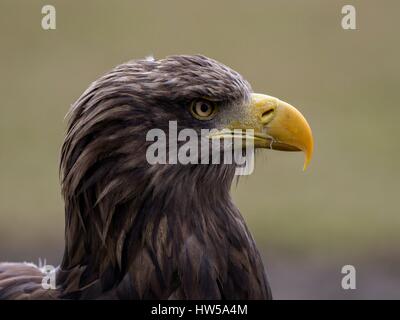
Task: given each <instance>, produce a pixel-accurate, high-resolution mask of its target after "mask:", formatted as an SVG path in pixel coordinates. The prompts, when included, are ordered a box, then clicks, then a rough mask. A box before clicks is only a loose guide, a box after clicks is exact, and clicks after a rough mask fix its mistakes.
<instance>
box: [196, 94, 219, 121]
mask: <svg viewBox="0 0 400 320" xmlns="http://www.w3.org/2000/svg"><path fill="white" fill-rule="evenodd" d="M190 112H191V114H192V115H193V117H195V118H196V119H198V120H211V119H212V118H214V116H215V114H216V113H217V106H216V104H215V103H214V102H212V101H209V100H205V99H201V100H194V101H193V102H192V103H191V105H190Z"/></svg>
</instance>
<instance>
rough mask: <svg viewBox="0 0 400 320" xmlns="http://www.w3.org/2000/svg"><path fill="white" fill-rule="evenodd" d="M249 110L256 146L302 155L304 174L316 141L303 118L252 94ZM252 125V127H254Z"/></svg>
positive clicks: (278, 103) (282, 104) (276, 101)
mask: <svg viewBox="0 0 400 320" xmlns="http://www.w3.org/2000/svg"><path fill="white" fill-rule="evenodd" d="M250 109H251V112H252V118H253V121H254V120H255V121H254V122H256V123H255V125H254V128H253V129H254V146H255V147H256V148H268V149H274V150H282V151H303V152H304V154H305V161H304V167H303V170H305V169H306V168H307V166H308V164H309V162H310V160H311V158H312V154H313V148H314V141H313V136H312V132H311V128H310V126H309V124H308V123H307V121H306V119H305V118H304V116H303V115H302V114H301V113H300V112H299V111H298V110H297V109H296V108H295V107H293V106H291V105H290V104H288V103H286V102H284V101H281V100H279V99H278V98H275V97H271V96H267V95H263V94H256V93H254V94H252V96H251V105H250ZM254 122H253V123H254Z"/></svg>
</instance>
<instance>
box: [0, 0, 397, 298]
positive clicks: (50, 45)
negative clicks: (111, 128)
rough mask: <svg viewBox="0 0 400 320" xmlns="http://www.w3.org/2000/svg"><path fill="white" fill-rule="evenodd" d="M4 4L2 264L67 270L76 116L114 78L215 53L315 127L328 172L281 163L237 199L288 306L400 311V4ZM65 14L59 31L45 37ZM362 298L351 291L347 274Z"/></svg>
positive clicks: (260, 169)
mask: <svg viewBox="0 0 400 320" xmlns="http://www.w3.org/2000/svg"><path fill="white" fill-rule="evenodd" d="M350 2H351V4H353V5H354V6H355V8H356V10H357V11H356V12H357V30H343V29H342V27H341V19H342V17H343V15H342V14H341V8H342V6H343V5H345V4H348V3H349V1H327V0H326V1H322V0H321V1H314V0H312V1H311V0H307V1H305V0H304V1H289V0H274V1H261V0H251V1H239V0H234V1H209V0H207V1H154V0H151V1H141V2H139V1H113V2H111V1H84V2H78V1H54V0H52V1H28V0H26V1H21V0H18V1H15V0H12V1H8V0H7V1H4V0H1V1H0V46H1V50H0V72H1V76H0V93H1V100H0V101H1V102H0V103H1V105H0V261H4V260H9V261H13V260H16V261H23V260H28V261H34V262H37V259H38V257H42V258H47V262H48V263H52V264H57V263H59V262H60V257H61V255H62V249H63V232H64V214H63V202H62V199H61V196H60V188H59V180H58V160H59V150H60V146H61V144H62V141H63V136H64V133H65V127H66V123H65V120H64V115H65V114H66V112H67V110H68V109H69V106H70V105H71V104H72V103H73V102H74V101H75V100H76V99H77V98H78V97H79V95H80V94H81V93H82V92H83V91H84V90H85V89H86V87H87V86H88V85H89V84H90V83H91V82H92V81H93V80H95V79H96V78H97V77H99V76H100V75H102V74H103V73H105V72H107V71H108V70H109V69H111V68H112V67H113V66H115V65H117V64H119V63H122V62H125V61H127V60H130V59H133V58H142V57H144V56H147V55H149V54H153V55H154V56H155V58H162V57H165V56H166V55H170V54H183V53H184V54H195V53H202V54H205V55H207V56H210V57H212V58H214V59H216V60H219V61H221V62H223V63H225V64H227V65H229V66H230V67H232V68H234V69H235V70H237V71H239V72H240V73H241V74H242V75H243V76H244V77H245V78H247V79H248V80H249V81H250V83H251V84H252V86H253V89H254V91H256V92H262V93H267V94H270V95H274V96H276V97H279V98H281V99H283V100H285V101H288V102H290V103H291V104H293V105H295V106H296V107H298V109H300V110H301V111H302V113H303V114H304V115H305V116H306V118H307V119H308V120H309V123H310V124H311V127H312V129H313V132H314V137H315V155H314V159H313V161H312V163H311V165H310V167H309V169H308V170H307V171H306V172H302V170H301V169H302V162H303V156H302V155H301V154H295V153H280V152H271V151H266V152H263V153H262V154H260V155H258V157H257V159H256V170H255V173H254V174H252V175H251V176H249V177H242V178H241V180H240V183H239V185H238V186H237V187H236V186H234V187H233V195H234V199H235V201H236V203H237V204H238V206H239V207H240V209H241V211H242V213H243V215H244V216H245V218H246V220H247V222H248V224H249V227H250V229H251V230H252V233H253V235H254V237H255V239H256V241H257V244H258V246H259V247H260V249H261V251H262V253H263V256H264V258H265V261H266V267H267V270H268V273H269V277H270V281H271V285H272V289H273V292H274V293H275V297H276V298H289V299H291V298H306V299H308V298H311V299H314V298H323V299H325V298H344V299H347V298H400V252H399V244H400V232H399V231H400V214H399V213H400V212H399V211H400V210H399V205H400V204H399V199H400V192H399V191H400V188H399V181H400V170H399V163H400V144H399V141H398V138H399V119H400V105H399V101H400V88H399V84H400V81H399V80H400V79H399V75H400V61H399V58H400V42H399V31H400V30H399V29H400V22H399V20H400V19H399V17H400V13H399V12H400V2H399V1H396V0H393V1H388V0H385V1H365V0H364V1H350ZM45 4H52V5H54V6H55V8H56V12H57V29H56V30H50V31H45V30H43V29H42V28H41V19H42V14H41V8H42V6H43V5H45ZM346 264H351V265H354V266H355V267H356V270H357V289H356V290H348V291H345V290H342V289H341V286H340V282H341V278H342V276H343V275H342V274H341V273H340V271H341V268H342V266H343V265H346Z"/></svg>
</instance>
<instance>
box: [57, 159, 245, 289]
mask: <svg viewBox="0 0 400 320" xmlns="http://www.w3.org/2000/svg"><path fill="white" fill-rule="evenodd" d="M114 161H116V164H115V165H116V166H118V160H116V159H114ZM93 166H94V167H97V169H98V170H99V171H101V172H102V173H103V174H99V173H98V172H96V171H95V170H94V169H93V172H90V175H89V176H90V177H93V176H97V177H98V179H99V181H97V182H96V183H94V184H93V186H91V187H90V188H88V189H86V190H85V191H83V192H82V191H81V190H80V189H81V188H77V189H76V191H75V192H74V193H73V194H65V195H64V196H65V201H66V204H65V207H66V247H65V253H64V258H63V262H62V264H61V267H60V270H61V271H60V277H59V278H60V280H61V283H62V287H63V288H64V290H65V291H67V292H77V291H81V290H82V288H85V287H89V288H90V287H91V286H93V287H94V288H96V287H97V286H99V285H100V284H99V283H101V287H102V288H101V290H100V289H98V290H99V292H100V291H104V290H107V289H106V288H107V286H108V287H109V288H108V289H111V288H113V287H115V286H116V285H118V283H119V282H121V281H123V279H124V277H125V275H126V274H127V273H130V277H133V278H134V277H135V275H134V273H135V272H139V273H140V272H142V271H141V270H140V268H136V267H134V266H135V265H136V262H135V259H136V258H137V257H138V256H141V255H142V254H143V253H142V252H141V251H142V250H143V248H144V249H145V250H146V251H147V252H148V254H149V255H150V256H151V258H152V259H155V260H156V261H155V264H156V265H158V267H159V268H160V275H161V276H162V277H165V278H169V277H171V276H172V275H171V274H169V273H170V272H173V270H172V268H173V267H174V266H167V265H166V264H164V263H163V261H165V259H166V256H168V255H170V257H171V256H173V257H174V258H175V259H176V261H178V263H179V255H180V252H181V251H182V250H183V246H184V245H185V240H187V234H193V235H195V237H196V239H197V240H198V241H199V243H201V244H202V245H203V246H204V248H203V250H208V252H209V253H210V254H212V252H213V251H215V248H212V244H215V243H220V244H221V245H223V241H226V239H227V238H229V236H233V237H234V238H235V239H233V240H232V241H243V239H241V237H243V236H245V235H243V234H242V232H240V230H225V229H226V225H227V221H229V220H235V219H240V218H241V217H240V215H239V216H238V212H237V210H236V208H235V207H234V205H233V204H232V202H231V199H230V195H229V189H230V185H231V182H232V179H233V177H234V168H233V167H232V166H229V165H210V166H206V165H187V166H181V165H164V166H161V165H160V166H159V167H154V168H148V170H140V173H139V170H137V171H135V170H133V171H132V172H131V173H130V174H127V175H128V176H127V177H126V180H125V182H126V184H125V183H124V184H123V183H121V184H120V185H119V187H116V188H110V187H108V192H105V191H106V190H104V186H109V185H110V184H112V181H113V179H112V177H110V176H109V175H107V174H106V173H107V170H103V168H101V167H98V166H96V165H95V164H93ZM144 172H146V173H147V175H146V176H143V174H144ZM149 172H154V174H149ZM155 173H157V176H155ZM85 177H86V176H84V177H82V179H84V178H85ZM107 177H109V178H108V179H110V180H111V181H106V180H105V179H107ZM114 178H115V177H114ZM129 178H131V180H130V179H129ZM89 179H90V178H89ZM176 181H179V184H177V183H175V182H176ZM85 183H86V182H85V181H81V182H80V183H79V185H85ZM211 186H212V190H213V192H210V190H211ZM121 195H123V196H121ZM233 226H235V223H233ZM215 256H217V253H215ZM216 258H217V257H216ZM181 263H184V262H181ZM175 267H176V266H175ZM132 273H133V275H132ZM76 275H79V276H78V279H79V281H78V283H77V282H76ZM71 278H74V282H75V283H71V280H70V279H71ZM107 282H108V283H107ZM93 290H94V291H96V289H89V295H92V294H93V293H92V291H93ZM155 296H156V295H155Z"/></svg>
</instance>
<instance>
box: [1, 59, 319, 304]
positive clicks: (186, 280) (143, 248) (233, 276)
mask: <svg viewBox="0 0 400 320" xmlns="http://www.w3.org/2000/svg"><path fill="white" fill-rule="evenodd" d="M171 121H175V123H176V125H177V128H178V129H179V130H183V129H185V128H186V129H187V128H190V129H193V130H195V131H196V132H200V131H201V130H203V129H210V130H217V132H219V137H220V139H222V140H223V139H225V138H227V137H229V136H232V135H233V133H235V134H234V135H235V136H236V138H237V135H238V134H237V132H239V139H245V138H246V141H250V142H251V143H253V145H254V147H255V148H256V149H257V150H258V149H259V148H264V149H274V150H283V151H302V152H304V154H305V164H304V166H307V164H308V162H309V161H310V159H311V156H312V153H313V137H312V132H311V129H310V126H309V125H308V123H307V121H306V120H305V118H304V117H303V115H302V114H301V113H300V112H299V111H298V110H297V109H295V108H294V107H293V106H291V105H290V104H288V103H286V102H284V101H282V100H279V99H278V98H275V97H272V96H269V95H264V94H256V93H254V92H253V91H252V88H251V86H250V84H249V82H247V81H246V80H245V79H244V78H243V77H242V76H241V75H240V74H239V73H238V72H236V71H234V70H232V69H231V68H229V67H227V66H225V65H224V64H222V63H220V62H217V61H215V60H213V59H211V58H208V57H206V56H203V55H174V56H168V57H166V58H164V59H159V60H156V59H154V58H145V59H139V60H132V61H129V62H127V63H124V64H121V65H119V66H117V67H115V68H114V69H112V70H111V71H110V72H108V73H107V74H105V75H103V76H101V77H100V78H99V79H97V80H96V81H94V82H93V83H92V84H91V85H90V86H89V87H88V88H87V90H86V91H84V93H83V94H82V95H81V96H80V98H79V99H78V100H77V101H76V102H75V103H74V104H73V105H72V107H71V109H70V111H69V114H68V125H67V132H66V136H65V139H64V142H63V145H62V148H61V157H60V158H61V159H60V180H61V190H62V191H61V192H62V196H63V200H64V203H65V249H64V254H63V258H62V261H61V264H60V265H59V266H58V267H57V268H56V269H55V270H54V275H55V279H56V285H55V286H54V287H52V288H50V289H49V288H46V287H44V286H43V279H44V277H45V275H46V274H47V273H46V272H45V271H44V270H43V268H41V267H40V266H36V265H34V264H32V263H8V262H7V263H6V262H4V263H1V264H0V298H1V299H163V300H164V299H271V298H272V294H271V290H270V286H269V284H268V279H267V276H266V271H265V268H264V265H263V261H262V258H261V255H260V253H259V251H258V250H257V247H256V244H255V241H254V239H253V237H252V235H251V234H250V232H249V229H248V227H247V226H246V223H245V221H244V219H243V217H242V215H241V213H240V212H239V210H238V208H237V207H236V206H235V204H234V202H233V200H232V198H231V195H230V188H231V184H232V182H233V180H234V178H235V172H236V171H235V169H236V167H237V164H235V163H223V162H222V161H221V162H220V163H208V164H203V163H185V164H182V163H179V162H178V163H173V164H171V163H158V164H150V163H149V161H148V160H147V157H146V154H147V150H148V148H149V146H150V145H151V144H152V143H154V141H149V139H147V133H148V132H149V131H150V130H151V129H153V128H158V129H161V130H164V131H165V132H166V133H167V137H168V126H169V124H170V122H171ZM248 129H250V130H252V132H254V134H253V135H250V136H248V135H246V136H245V133H243V134H242V135H243V136H240V132H245V131H244V130H248ZM238 130H239V131H238ZM221 132H223V134H221ZM246 132H247V131H246ZM209 138H210V140H212V136H210V137H209ZM214 138H215V137H214ZM183 143H184V141H178V144H180V145H181V144H183ZM246 143H247V142H246ZM224 148H225V147H224V145H223V146H221V147H220V149H222V150H223V151H224V152H227V153H228V152H230V151H228V149H229V148H228V147H227V148H226V150H225V149H224ZM257 152H258V151H257Z"/></svg>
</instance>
